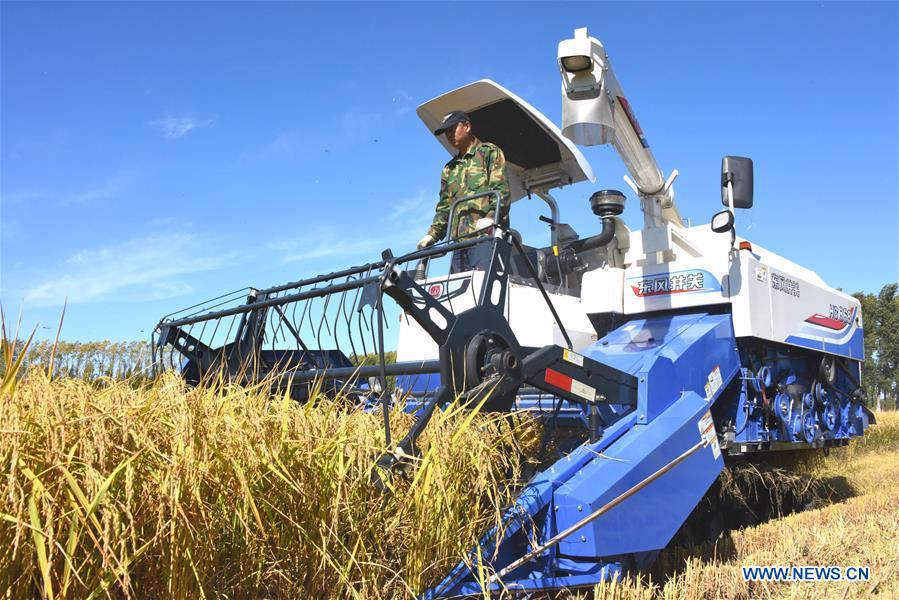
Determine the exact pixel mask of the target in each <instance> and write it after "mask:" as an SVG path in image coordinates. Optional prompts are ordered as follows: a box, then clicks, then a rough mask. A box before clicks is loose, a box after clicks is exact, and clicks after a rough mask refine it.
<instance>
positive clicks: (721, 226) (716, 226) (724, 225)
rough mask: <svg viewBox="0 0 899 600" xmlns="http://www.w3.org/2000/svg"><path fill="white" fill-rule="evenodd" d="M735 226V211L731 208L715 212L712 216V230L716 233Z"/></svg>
mask: <svg viewBox="0 0 899 600" xmlns="http://www.w3.org/2000/svg"><path fill="white" fill-rule="evenodd" d="M733 228H734V213H732V212H730V210H722V211H721V212H719V213H715V216H713V217H712V231H714V232H715V233H724V232H725V231H730V230H732V229H733Z"/></svg>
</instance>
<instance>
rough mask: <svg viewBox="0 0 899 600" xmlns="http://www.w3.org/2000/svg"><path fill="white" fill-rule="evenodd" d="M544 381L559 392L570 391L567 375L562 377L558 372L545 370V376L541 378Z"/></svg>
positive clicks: (569, 379) (569, 378)
mask: <svg viewBox="0 0 899 600" xmlns="http://www.w3.org/2000/svg"><path fill="white" fill-rule="evenodd" d="M543 379H544V381H546V383H548V384H549V385H551V386H553V387H557V388H559V389H560V390H565V391H566V392H570V391H571V377H569V376H568V375H563V374H562V373H559V372H558V371H553V370H552V369H547V370H546V375H545V376H544V377H543Z"/></svg>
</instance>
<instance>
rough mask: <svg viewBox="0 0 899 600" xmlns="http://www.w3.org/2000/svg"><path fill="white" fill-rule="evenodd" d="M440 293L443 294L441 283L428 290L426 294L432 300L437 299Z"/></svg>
mask: <svg viewBox="0 0 899 600" xmlns="http://www.w3.org/2000/svg"><path fill="white" fill-rule="evenodd" d="M441 292H443V284H441V283H435V284H434V285H432V286H431V287H429V288H428V293H429V294H431V297H432V298H437V297H438V296H440V294H441Z"/></svg>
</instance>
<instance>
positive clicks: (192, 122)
mask: <svg viewBox="0 0 899 600" xmlns="http://www.w3.org/2000/svg"><path fill="white" fill-rule="evenodd" d="M212 121H213V119H196V118H194V117H193V116H192V115H183V116H176V115H166V116H165V117H163V118H161V119H156V120H155V121H150V125H152V126H153V127H156V128H157V129H159V130H160V131H162V135H164V136H165V139H167V140H177V139H178V138H182V137H184V136H185V135H187V134H188V133H190V132H191V131H193V130H194V129H200V128H201V127H209V126H210V125H212Z"/></svg>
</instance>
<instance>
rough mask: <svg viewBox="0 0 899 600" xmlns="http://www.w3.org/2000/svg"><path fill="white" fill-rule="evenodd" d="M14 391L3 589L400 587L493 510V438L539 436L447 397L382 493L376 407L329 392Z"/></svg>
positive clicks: (498, 467) (363, 591)
mask: <svg viewBox="0 0 899 600" xmlns="http://www.w3.org/2000/svg"><path fill="white" fill-rule="evenodd" d="M14 394H15V395H14V396H10V395H6V396H5V397H3V398H0V423H2V437H0V460H2V464H3V469H4V471H5V477H4V480H5V481H4V483H3V485H2V500H0V513H2V515H0V518H2V519H3V520H2V521H0V590H2V591H3V592H4V593H3V595H4V596H6V597H15V598H23V597H34V596H37V595H43V596H46V597H70V598H83V597H96V596H103V595H112V596H116V597H141V598H148V597H156V598H162V597H177V598H194V597H211V596H222V595H225V596H228V597H260V596H264V597H297V595H298V594H299V595H302V596H309V597H327V596H331V597H360V598H376V597H405V596H410V595H413V594H415V593H416V592H420V591H421V590H423V589H424V588H426V587H427V586H428V585H429V584H433V583H434V582H435V581H436V580H439V578H440V577H441V576H442V575H443V574H444V573H445V572H446V571H447V570H448V569H449V567H450V566H452V565H453V564H454V563H455V562H456V561H457V560H458V559H459V557H461V556H462V555H463V553H464V552H465V550H467V549H468V548H470V547H471V545H472V544H473V543H474V541H475V540H476V539H477V537H478V536H479V534H481V533H482V532H483V531H484V530H485V529H486V528H487V527H488V525H489V524H492V523H493V522H494V520H495V519H496V515H497V514H498V513H499V511H500V510H501V508H502V507H503V506H504V505H506V504H507V503H508V502H509V500H510V499H511V497H512V496H514V493H515V491H514V490H513V489H512V488H511V487H510V486H509V485H508V483H507V482H509V481H511V480H513V479H514V475H515V473H514V471H515V470H516V469H517V468H518V462H519V461H518V459H517V456H516V453H515V452H510V451H509V448H507V447H506V446H511V445H512V443H513V441H516V440H513V438H515V437H517V438H518V440H517V441H520V442H522V443H529V441H533V440H534V439H536V436H535V430H536V427H535V426H534V424H533V423H532V422H528V421H519V424H518V426H517V427H516V428H515V429H514V430H513V429H512V428H510V426H509V425H508V424H507V423H506V421H505V420H504V419H499V418H495V417H487V416H484V415H479V416H474V415H472V413H469V412H466V411H462V410H460V409H459V407H458V406H454V407H452V408H451V409H450V410H448V411H446V412H438V414H436V415H435V417H434V420H433V422H432V424H431V426H430V427H429V428H428V429H427V432H426V434H425V435H424V436H423V439H422V440H421V442H422V443H421V446H422V449H423V451H424V457H423V461H422V463H421V464H420V465H419V468H418V469H417V470H416V472H415V473H416V475H415V479H414V480H413V481H412V482H405V481H403V480H400V481H398V482H396V485H397V489H396V490H395V493H393V494H387V495H381V494H379V493H378V492H376V491H375V489H374V486H373V485H372V484H371V482H370V469H371V466H372V464H373V463H374V462H375V460H376V459H377V457H378V456H379V454H380V452H381V451H382V450H383V446H384V441H383V430H382V426H381V420H380V415H372V414H365V413H363V412H359V411H355V410H353V409H352V408H351V407H349V406H347V405H345V404H343V403H341V402H339V401H332V400H325V399H320V400H319V401H317V402H315V403H310V404H306V405H299V404H297V403H295V402H293V401H291V400H289V399H281V400H274V401H273V400H271V399H269V398H267V397H265V395H263V394H259V393H254V392H252V391H248V390H246V389H242V388H238V387H225V388H222V389H217V390H216V389H212V388H207V389H188V388H186V387H184V386H183V384H182V383H181V381H180V379H178V378H177V377H175V376H169V377H166V378H164V379H162V380H160V381H159V382H157V383H156V384H154V385H150V386H147V387H143V388H140V389H133V388H132V387H131V386H129V385H126V384H121V383H116V382H106V384H105V386H98V385H91V384H87V383H84V382H82V381H79V380H74V379H63V380H56V381H50V380H48V379H47V378H46V377H45V376H44V375H42V374H38V373H32V374H31V375H30V376H29V377H27V378H26V379H25V380H23V381H20V383H19V385H18V389H17V390H15V392H14ZM472 417H473V418H472ZM393 418H394V422H395V423H397V428H398V429H399V430H402V429H404V428H405V427H407V426H408V424H409V422H410V419H409V418H408V416H407V415H404V414H401V413H398V412H397V413H396V414H394V415H393ZM510 475H511V476H512V477H510Z"/></svg>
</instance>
